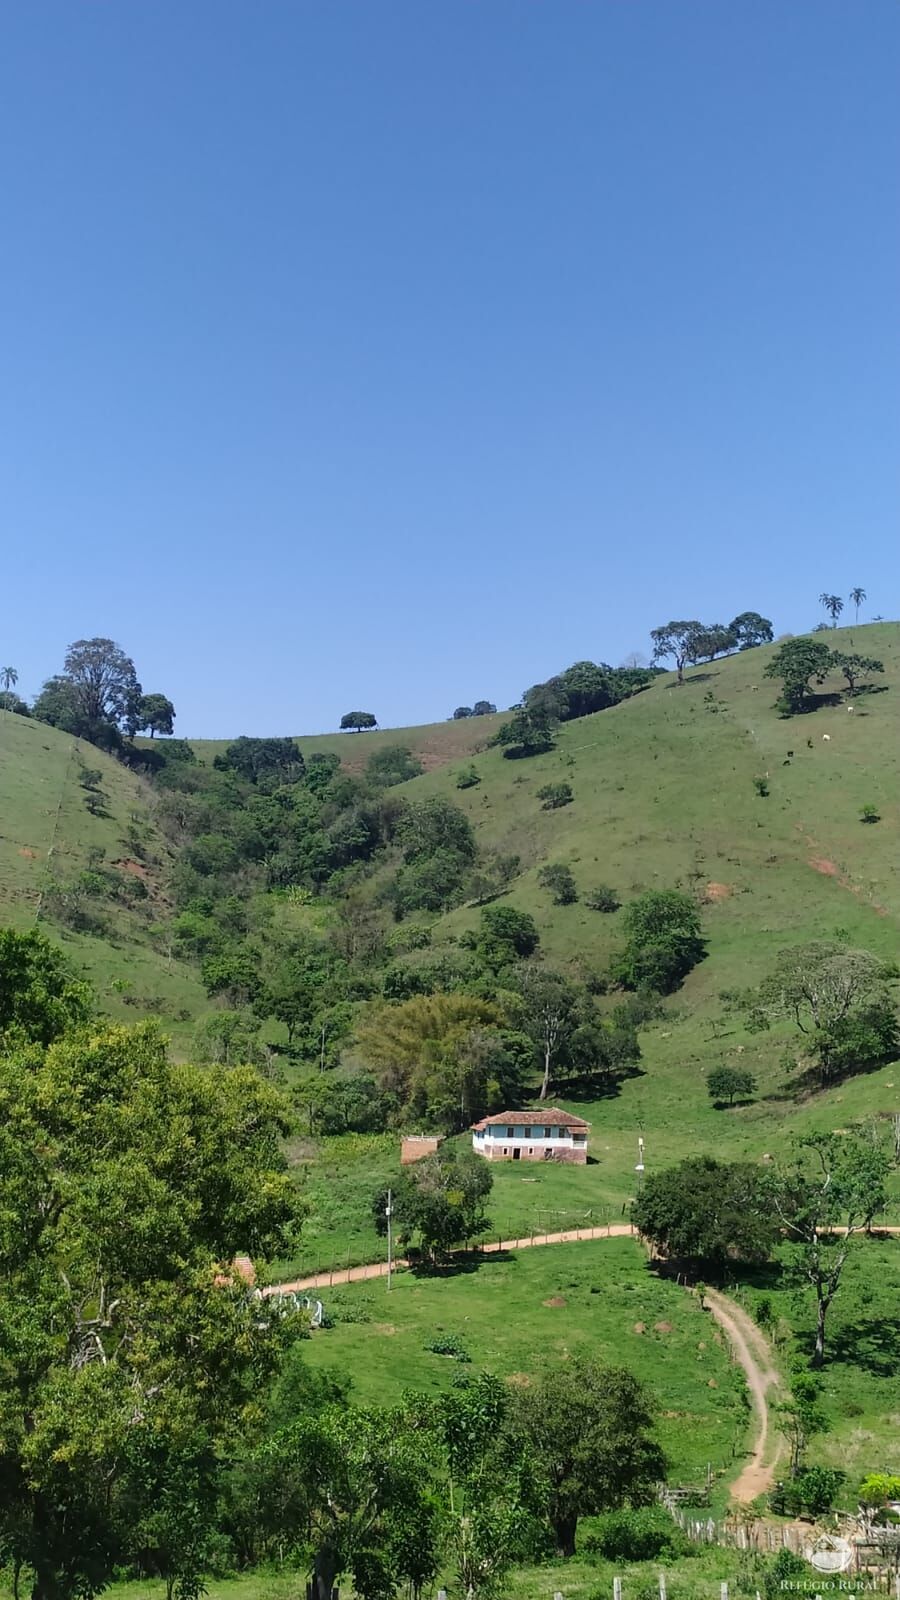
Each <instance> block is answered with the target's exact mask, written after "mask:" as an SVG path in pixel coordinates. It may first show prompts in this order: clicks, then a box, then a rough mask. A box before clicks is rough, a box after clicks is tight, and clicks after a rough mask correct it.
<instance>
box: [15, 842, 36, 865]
mask: <svg viewBox="0 0 900 1600" xmlns="http://www.w3.org/2000/svg"><path fill="white" fill-rule="evenodd" d="M19 855H20V856H24V857H25V860H26V861H36V860H37V856H38V853H37V851H36V850H29V848H28V846H27V844H23V845H22V847H21V849H20V851H19Z"/></svg>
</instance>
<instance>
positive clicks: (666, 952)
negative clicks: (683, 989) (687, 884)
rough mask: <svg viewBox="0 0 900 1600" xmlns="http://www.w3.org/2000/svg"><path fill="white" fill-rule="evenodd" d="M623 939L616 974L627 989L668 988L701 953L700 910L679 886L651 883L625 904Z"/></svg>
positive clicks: (703, 947)
mask: <svg viewBox="0 0 900 1600" xmlns="http://www.w3.org/2000/svg"><path fill="white" fill-rule="evenodd" d="M622 921H623V926H624V929H625V933H626V938H627V942H626V945H625V948H624V950H623V951H622V952H621V954H620V955H619V957H618V958H617V960H616V961H615V963H614V975H615V977H616V978H617V979H618V981H619V982H620V983H622V984H624V985H625V987H626V988H628V989H655V990H657V991H658V992H659V993H660V994H669V993H670V992H671V991H672V990H673V989H676V988H677V987H678V985H679V983H681V982H682V980H683V979H684V978H685V977H687V974H688V973H689V972H690V971H691V968H692V967H695V966H696V965H697V962H698V961H701V960H702V959H703V955H704V952H705V945H704V942H703V937H702V933H701V928H700V915H699V912H698V910H697V907H696V905H695V903H694V901H693V900H692V899H691V897H690V895H688V894H685V893H684V891H683V890H681V889H649V890H647V892H646V893H645V894H642V895H638V897H637V899H636V900H632V901H631V902H630V904H629V905H627V906H626V907H625V910H624V912H623V916H622Z"/></svg>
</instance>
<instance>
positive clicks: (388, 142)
mask: <svg viewBox="0 0 900 1600" xmlns="http://www.w3.org/2000/svg"><path fill="white" fill-rule="evenodd" d="M898 63H900V8H898V7H897V5H896V4H895V3H894V0H317V3H315V4H313V3H307V0H264V3H261V0H26V3H20V4H17V5H15V4H14V5H10V6H8V7H7V8H6V11H5V15H4V21H3V44H2V51H0V208H2V211H0V215H2V235H3V237H2V248H0V319H2V325H0V515H2V536H0V544H2V559H0V586H2V588H0V592H2V595H3V605H2V616H0V658H2V662H0V664H4V665H5V664H6V663H7V661H8V662H10V663H11V664H13V665H15V666H17V667H18V669H19V672H20V685H19V687H20V690H23V691H25V692H27V693H29V694H30V693H33V692H34V691H35V690H36V689H37V688H38V686H39V684H40V681H41V680H42V678H43V677H44V676H46V675H47V674H49V673H50V672H52V671H56V670H58V668H59V666H60V665H61V661H62V655H63V652H64V648H65V645H66V643H67V642H68V641H69V640H70V639H73V638H77V637H79V636H82V635H90V634H96V633H100V634H109V635H111V636H112V637H114V638H116V639H118V640H119V641H120V642H121V643H122V644H123V645H124V646H125V648H126V649H127V650H128V651H129V653H130V654H132V655H133V656H134V658H135V661H136V664H137V667H138V672H139V675H140V677H141V679H142V681H143V684H144V687H145V689H148V690H157V689H159V690H163V691H165V692H167V693H169V694H170V695H171V696H172V698H173V699H174V700H175V702H176V704H177V707H178V712H179V719H178V731H179V732H181V733H183V734H191V735H201V734H209V735H223V734H236V733H240V732H260V733H262V732H265V733H269V732H288V731H290V732H300V731H315V730H320V729H325V728H329V727H334V726H336V724H337V721H338V719H339V718H340V715H341V713H342V712H344V711H346V710H348V709H350V708H351V707H352V708H356V707H357V706H359V707H361V708H363V709H370V710H372V711H374V712H375V713H376V714H377V715H378V717H379V718H380V720H381V721H382V722H383V723H395V724H397V723H403V722H417V721H427V720H433V719H438V718H441V717H443V716H446V715H447V714H449V712H450V711H451V710H452V709H453V707H454V706H455V705H457V704H458V703H460V702H469V703H471V701H472V700H474V699H476V698H478V697H479V696H487V697H488V698H490V699H493V700H496V701H498V702H499V703H500V704H501V705H503V704H507V705H508V704H509V703H510V702H511V701H512V700H514V699H515V698H517V697H518V695H519V693H520V692H521V691H522V689H523V688H524V687H525V686H526V685H527V684H529V683H531V682H534V681H535V680H536V679H538V678H542V677H545V676H547V675H548V674H549V673H551V672H552V671H554V670H557V669H559V668H561V667H563V666H564V665H566V664H567V663H569V662H570V661H573V660H576V659H579V658H583V657H590V658H592V659H595V660H599V659H606V660H609V661H611V662H617V661H620V660H621V659H622V658H623V657H624V656H625V655H626V654H627V653H628V652H630V651H632V650H645V651H646V650H647V648H648V640H647V634H648V630H649V629H650V628H651V627H652V626H654V625H656V624H658V623H660V622H664V621H666V620H668V619H669V618H670V617H672V616H698V615H699V616H700V617H701V618H702V619H703V620H707V621H714V620H724V621H727V620H728V619H729V618H730V617H731V616H733V615H734V613H735V612H736V611H738V610H742V609H744V608H747V607H752V608H755V609H759V610H761V611H763V612H765V613H766V614H767V615H769V616H772V617H773V618H774V620H775V623H776V627H777V628H778V629H788V628H790V629H798V628H806V627H809V626H810V625H811V624H812V623H813V622H814V621H815V620H816V617H817V615H818V614H819V613H818V607H817V597H818V594H819V591H820V590H821V589H823V588H825V589H829V590H836V591H838V592H841V593H843V594H846V593H847V591H848V589H849V588H850V587H851V586H852V585H854V584H856V583H860V584H862V585H863V586H864V587H865V588H866V589H867V590H868V593H869V597H870V600H869V606H868V608H867V609H868V612H869V614H871V613H872V612H881V613H883V614H885V615H888V616H890V615H897V614H898V611H900V560H898V539H897V534H898V525H897V513H898V487H900V485H898V441H900V317H898V287H900V207H898V183H897V175H898V171H900V96H898V94H897V73H898Z"/></svg>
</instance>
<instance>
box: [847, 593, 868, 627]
mask: <svg viewBox="0 0 900 1600" xmlns="http://www.w3.org/2000/svg"><path fill="white" fill-rule="evenodd" d="M865 598H866V591H865V589H851V590H850V600H851V603H852V604H853V605H854V606H855V607H856V621H857V622H858V621H859V608H860V606H861V605H862V603H863V601H864V600H865Z"/></svg>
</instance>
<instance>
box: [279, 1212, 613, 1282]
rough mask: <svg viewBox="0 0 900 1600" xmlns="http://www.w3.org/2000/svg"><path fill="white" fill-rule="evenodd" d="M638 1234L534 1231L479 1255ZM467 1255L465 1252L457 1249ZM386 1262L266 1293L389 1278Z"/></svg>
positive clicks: (399, 1262) (399, 1261)
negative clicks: (539, 1245)
mask: <svg viewBox="0 0 900 1600" xmlns="http://www.w3.org/2000/svg"><path fill="white" fill-rule="evenodd" d="M634 1237H636V1235H635V1230H634V1228H633V1227H632V1226H631V1223H630V1222H613V1223H611V1224H610V1225H609V1226H608V1227H603V1228H568V1229H567V1230H566V1231H565V1232H564V1233H533V1234H529V1235H527V1236H526V1237H525V1238H524V1239H501V1240H499V1241H498V1240H496V1239H495V1240H493V1241H492V1242H491V1243H489V1244H484V1245H481V1246H479V1251H478V1253H479V1255H485V1256H489V1255H497V1254H498V1253H499V1252H500V1251H503V1250H528V1249H530V1248H531V1246H532V1245H538V1244H574V1243H576V1242H577V1241H578V1240H580V1239H630V1238H634ZM456 1253H458V1254H464V1252H463V1251H459V1252H456ZM407 1265H408V1263H407V1261H406V1258H405V1256H396V1257H395V1258H394V1266H395V1267H405V1266H407ZM386 1277H387V1262H386V1261H373V1262H372V1263H371V1264H370V1265H369V1266H366V1267H338V1269H337V1271H335V1272H314V1273H313V1274H312V1276H311V1277H308V1278H294V1279H293V1280H292V1282H290V1283H273V1284H270V1286H269V1287H268V1288H267V1289H264V1290H263V1294H298V1293H303V1292H304V1291H305V1290H307V1289H330V1288H332V1287H333V1285H334V1284H336V1283H363V1282H365V1280H366V1279H367V1278H386Z"/></svg>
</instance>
